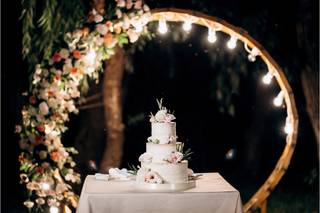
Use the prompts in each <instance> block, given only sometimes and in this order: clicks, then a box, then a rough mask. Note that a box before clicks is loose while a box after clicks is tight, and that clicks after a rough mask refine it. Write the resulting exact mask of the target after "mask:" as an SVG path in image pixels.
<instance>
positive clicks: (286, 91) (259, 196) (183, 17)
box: [149, 8, 298, 212]
mask: <svg viewBox="0 0 320 213" xmlns="http://www.w3.org/2000/svg"><path fill="white" fill-rule="evenodd" d="M151 13H152V14H151V17H150V19H149V22H152V21H159V22H160V23H161V25H162V26H164V24H163V22H164V20H165V21H169V22H184V23H186V22H187V23H188V24H190V21H191V22H192V24H197V25H201V26H204V27H207V28H208V29H209V31H210V30H211V29H214V30H215V31H221V32H224V33H226V34H228V35H230V41H231V40H233V39H236V40H239V41H242V42H243V43H244V45H245V49H246V50H247V51H248V52H250V54H254V57H255V56H258V55H259V56H260V57H261V59H262V60H263V61H264V63H266V65H267V67H268V70H269V71H268V73H267V74H266V76H265V77H264V78H263V82H264V83H265V84H269V83H270V81H271V79H272V77H274V78H275V79H276V81H277V83H278V85H279V87H280V89H281V91H280V93H279V95H278V96H277V97H276V101H274V102H276V103H278V104H275V105H276V106H279V105H282V104H281V103H282V100H284V101H285V105H286V108H287V119H286V125H285V128H284V130H285V132H286V133H287V137H286V146H285V148H284V150H283V152H282V155H281V156H280V158H279V160H278V162H277V164H276V166H275V167H274V169H273V171H272V172H271V174H270V175H269V177H268V178H267V180H266V181H265V182H264V184H263V185H262V186H261V187H260V188H259V189H258V190H257V192H256V193H255V194H254V195H253V196H252V197H251V199H250V200H249V201H248V202H247V203H246V204H245V205H244V211H245V212H251V211H253V210H255V209H258V208H260V209H261V211H262V212H264V211H266V204H267V203H266V200H267V198H268V196H269V195H270V194H271V192H272V191H273V190H274V188H275V187H276V185H277V184H278V183H279V181H280V180H281V178H282V176H283V175H284V174H285V172H286V170H287V168H288V166H289V164H290V160H291V157H292V154H293V152H294V149H295V145H296V141H297V134H298V113H297V108H296V104H295V100H294V94H293V92H292V89H291V87H290V85H289V82H288V80H287V78H286V76H285V74H284V72H283V70H282V69H281V67H280V66H279V65H278V64H277V63H276V62H275V60H274V59H273V58H272V57H271V56H270V54H269V53H268V52H267V51H266V50H265V49H264V48H263V46H262V45H261V44H259V43H258V42H257V41H256V40H254V39H253V38H252V37H251V36H250V35H249V34H248V33H247V32H246V31H245V30H243V29H241V28H239V27H235V26H233V25H231V24H229V23H228V22H226V21H224V20H222V19H219V18H216V17H213V16H209V15H206V14H203V13H200V12H196V11H192V10H186V9H176V8H161V9H154V10H152V11H151ZM162 31H163V32H166V31H165V30H164V29H162ZM228 46H229V45H228ZM231 46H232V45H231ZM250 49H251V50H250ZM251 58H252V57H251ZM249 60H250V57H249ZM250 61H251V60H250ZM279 102H280V104H279Z"/></svg>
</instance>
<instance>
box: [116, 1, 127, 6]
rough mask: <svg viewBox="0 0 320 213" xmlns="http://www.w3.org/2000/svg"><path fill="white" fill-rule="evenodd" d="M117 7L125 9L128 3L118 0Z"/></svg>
mask: <svg viewBox="0 0 320 213" xmlns="http://www.w3.org/2000/svg"><path fill="white" fill-rule="evenodd" d="M116 2H117V7H125V6H126V2H125V1H124V0H117V1H116Z"/></svg>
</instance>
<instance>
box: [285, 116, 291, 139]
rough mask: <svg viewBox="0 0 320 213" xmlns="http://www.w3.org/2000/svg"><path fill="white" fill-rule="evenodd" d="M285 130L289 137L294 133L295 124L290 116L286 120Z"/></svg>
mask: <svg viewBox="0 0 320 213" xmlns="http://www.w3.org/2000/svg"><path fill="white" fill-rule="evenodd" d="M283 130H284V132H285V133H286V134H288V135H289V134H291V133H293V124H292V122H291V119H290V118H289V116H288V117H287V118H286V125H285V126H284V128H283Z"/></svg>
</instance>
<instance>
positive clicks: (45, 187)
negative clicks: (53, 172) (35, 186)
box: [41, 182, 50, 190]
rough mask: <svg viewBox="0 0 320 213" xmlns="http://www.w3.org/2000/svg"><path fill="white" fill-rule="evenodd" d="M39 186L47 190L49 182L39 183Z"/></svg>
mask: <svg viewBox="0 0 320 213" xmlns="http://www.w3.org/2000/svg"><path fill="white" fill-rule="evenodd" d="M41 188H42V189H43V190H49V189H50V185H49V183H46V182H44V183H42V184H41Z"/></svg>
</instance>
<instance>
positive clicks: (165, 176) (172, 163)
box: [136, 100, 195, 191]
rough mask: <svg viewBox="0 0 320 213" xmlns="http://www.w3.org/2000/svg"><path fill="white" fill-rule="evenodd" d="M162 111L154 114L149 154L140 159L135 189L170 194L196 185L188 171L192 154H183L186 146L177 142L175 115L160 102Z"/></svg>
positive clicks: (148, 141)
mask: <svg viewBox="0 0 320 213" xmlns="http://www.w3.org/2000/svg"><path fill="white" fill-rule="evenodd" d="M157 102H158V106H159V111H158V112H157V113H156V114H155V115H153V114H151V116H150V117H151V118H150V122H151V136H150V137H149V138H148V140H147V143H146V152H145V153H143V154H142V155H141V156H140V157H139V161H140V162H141V167H140V169H139V170H138V172H137V179H136V187H137V188H139V189H146V190H156V191H168V190H169V191H171V190H185V189H188V188H192V187H194V186H195V181H194V180H190V176H192V175H193V172H192V170H191V169H188V157H189V156H190V152H189V151H187V152H184V151H183V143H181V142H177V135H176V123H175V122H174V121H173V120H175V116H174V115H173V114H172V113H170V112H169V111H168V110H167V109H166V108H165V107H163V105H162V100H160V101H157Z"/></svg>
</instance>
